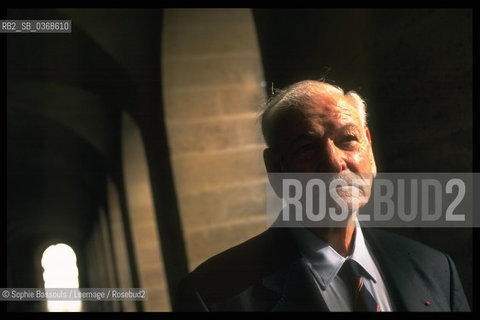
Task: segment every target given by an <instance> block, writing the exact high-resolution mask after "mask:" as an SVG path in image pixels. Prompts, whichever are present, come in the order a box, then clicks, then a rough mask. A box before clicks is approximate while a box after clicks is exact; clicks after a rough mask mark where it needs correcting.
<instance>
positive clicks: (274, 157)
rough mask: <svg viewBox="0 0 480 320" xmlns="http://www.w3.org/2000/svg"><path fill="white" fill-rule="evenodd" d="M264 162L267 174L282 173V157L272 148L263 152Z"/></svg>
mask: <svg viewBox="0 0 480 320" xmlns="http://www.w3.org/2000/svg"><path fill="white" fill-rule="evenodd" d="M263 161H264V162H265V168H266V169H267V172H269V173H273V172H281V171H282V170H281V169H282V163H281V159H280V156H279V155H278V154H277V153H275V151H273V149H272V148H267V149H265V150H263Z"/></svg>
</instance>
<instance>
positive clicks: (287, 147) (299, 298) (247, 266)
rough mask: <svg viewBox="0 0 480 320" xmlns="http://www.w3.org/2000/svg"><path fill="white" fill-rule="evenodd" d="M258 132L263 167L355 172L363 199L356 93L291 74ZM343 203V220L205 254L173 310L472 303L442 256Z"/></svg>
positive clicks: (369, 171)
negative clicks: (346, 210)
mask: <svg viewBox="0 0 480 320" xmlns="http://www.w3.org/2000/svg"><path fill="white" fill-rule="evenodd" d="M262 131H263V135H264V137H265V141H266V143H267V146H268V148H267V149H265V151H264V160H265V166H266V169H267V171H268V172H269V173H291V172H296V173H331V174H338V175H344V176H345V175H349V174H350V175H356V176H358V177H362V179H364V180H365V181H366V183H365V184H364V185H363V188H361V191H362V195H363V197H364V198H366V200H368V196H369V190H370V187H371V183H372V179H373V178H374V177H375V175H376V165H375V159H374V156H373V152H372V141H371V137H370V131H369V129H368V127H367V125H366V112H365V103H364V102H363V100H362V99H361V98H360V97H359V96H358V95H357V94H356V93H355V92H348V93H346V94H345V93H344V92H343V90H342V89H340V88H338V87H336V86H332V85H330V84H327V83H325V82H320V81H301V82H298V83H295V84H293V85H291V86H289V87H287V88H286V89H285V90H282V91H280V92H278V93H277V94H276V95H275V96H274V97H273V98H272V99H270V101H269V102H268V104H267V107H266V109H265V111H264V112H263V114H262ZM350 195H351V194H350ZM362 204H364V203H360V204H359V205H360V206H361V205H362ZM350 205H351V204H350ZM352 208H353V209H352ZM350 209H352V210H350V214H349V215H348V219H347V221H346V223H345V224H344V225H342V226H334V227H325V226H318V227H314V226H313V227H312V226H311V225H310V226H305V227H295V228H275V227H271V228H269V229H268V230H267V231H265V232H263V233H262V234H260V235H258V236H256V237H254V238H252V239H250V240H248V241H246V242H244V243H242V244H240V245H238V246H236V247H234V248H231V249H229V250H227V251H225V252H223V253H220V254H218V255H217V256H215V257H212V258H210V259H209V260H207V261H206V262H204V263H203V264H201V265H200V266H199V267H198V268H196V269H195V270H194V271H193V272H192V273H190V274H189V275H188V276H187V277H186V278H185V279H184V280H183V281H182V283H181V284H180V286H179V288H178V295H177V297H176V300H175V304H174V310H176V311H469V306H468V303H467V301H466V298H465V294H464V292H463V288H462V285H461V283H460V279H459V277H458V274H457V271H456V268H455V265H454V263H453V261H452V260H451V259H450V258H449V257H448V256H447V255H445V254H444V253H441V252H439V251H436V250H435V249H432V248H429V247H427V246H425V245H423V244H420V243H418V242H415V241H413V240H409V239H406V238H403V237H401V236H398V235H394V234H392V233H388V232H385V231H380V230H375V229H372V228H365V229H362V228H361V227H360V225H359V223H358V221H356V213H357V210H355V207H354V206H350Z"/></svg>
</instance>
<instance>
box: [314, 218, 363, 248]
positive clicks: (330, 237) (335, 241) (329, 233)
mask: <svg viewBox="0 0 480 320" xmlns="http://www.w3.org/2000/svg"><path fill="white" fill-rule="evenodd" d="M355 216H356V213H354V214H352V215H351V216H350V218H349V220H348V223H347V225H346V226H345V227H331V228H308V229H309V230H310V231H311V232H312V233H313V234H315V235H316V236H317V237H319V238H320V239H322V241H324V242H325V243H327V244H328V245H329V246H330V247H332V248H333V249H334V250H335V251H336V252H337V253H338V254H339V255H341V256H342V257H347V256H349V255H351V254H352V253H353V247H354V246H353V245H354V241H353V239H354V238H353V235H354V233H355Z"/></svg>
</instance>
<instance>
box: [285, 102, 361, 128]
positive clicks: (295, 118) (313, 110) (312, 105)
mask: <svg viewBox="0 0 480 320" xmlns="http://www.w3.org/2000/svg"><path fill="white" fill-rule="evenodd" d="M281 118H282V119H281V120H282V121H281V125H280V126H279V129H281V130H282V132H283V133H285V134H288V135H292V134H295V133H296V132H298V131H305V130H312V129H318V130H320V129H322V130H334V129H335V128H338V127H342V126H344V125H346V124H355V125H357V126H358V127H361V126H362V120H361V115H360V110H359V109H358V107H357V106H356V105H355V104H353V103H352V102H351V101H349V100H348V98H346V97H345V96H343V95H336V96H319V97H313V98H312V99H311V101H310V102H309V103H307V104H304V105H301V106H298V107H296V108H291V109H288V110H287V111H285V112H284V115H283V116H282V117H281Z"/></svg>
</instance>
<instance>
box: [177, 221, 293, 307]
mask: <svg viewBox="0 0 480 320" xmlns="http://www.w3.org/2000/svg"><path fill="white" fill-rule="evenodd" d="M289 237H290V235H289V232H286V231H285V230H283V229H281V228H271V229H268V230H267V231H265V232H263V233H261V234H259V235H257V236H255V237H253V238H251V239H249V240H247V241H245V242H243V243H241V244H239V245H237V246H234V247H232V248H230V249H228V250H226V251H223V252H221V253H219V254H217V255H215V256H213V257H211V258H209V259H207V260H206V261H205V262H203V263H202V264H200V265H199V266H198V267H196V268H195V269H194V270H193V271H192V272H190V274H188V275H187V276H186V277H185V278H184V279H183V280H182V281H181V283H180V286H179V289H178V291H180V293H182V291H192V290H194V291H196V292H197V293H198V295H199V296H201V297H203V298H204V299H207V300H209V301H205V303H206V304H207V305H208V304H209V302H211V301H216V300H218V299H221V298H225V297H229V296H234V295H236V294H238V293H240V292H243V291H244V290H246V289H247V288H249V287H253V286H255V285H257V284H259V283H260V282H261V281H262V278H263V276H264V275H265V274H268V273H270V272H272V270H274V269H275V268H280V267H281V266H282V264H284V263H287V261H290V260H289V256H291V257H293V256H294V255H295V250H293V247H292V244H293V241H290V238H289Z"/></svg>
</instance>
